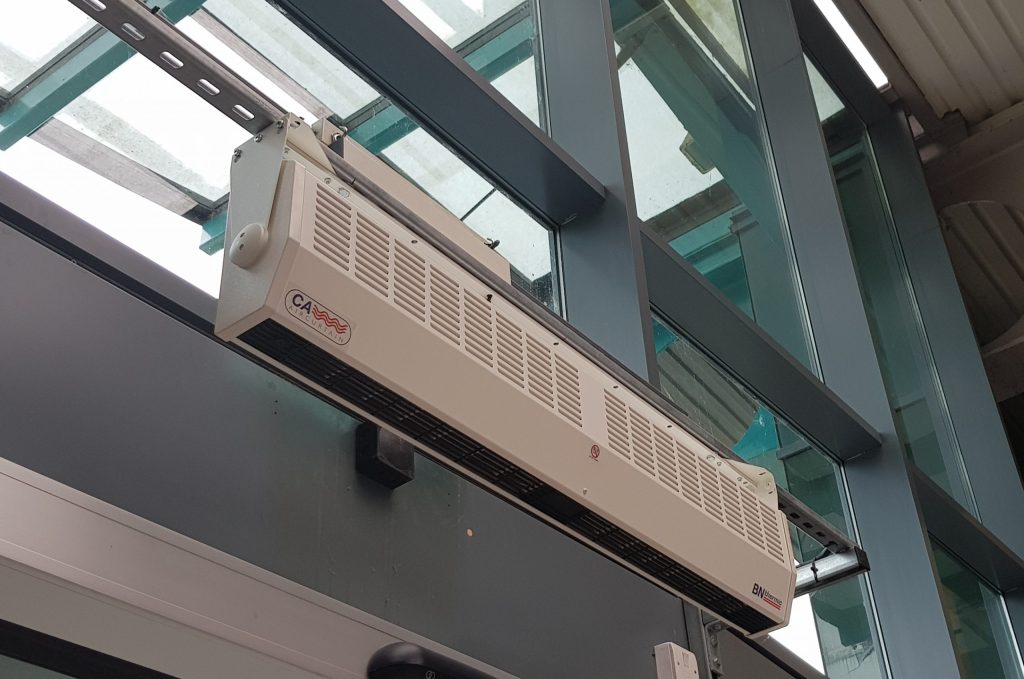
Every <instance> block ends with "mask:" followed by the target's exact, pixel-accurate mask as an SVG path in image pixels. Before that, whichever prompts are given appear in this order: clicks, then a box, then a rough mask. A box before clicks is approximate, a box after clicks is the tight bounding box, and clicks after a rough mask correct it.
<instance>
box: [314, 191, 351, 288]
mask: <svg viewBox="0 0 1024 679" xmlns="http://www.w3.org/2000/svg"><path fill="white" fill-rule="evenodd" d="M314 210H315V211H314V214H313V250H315V251H316V252H319V253H320V254H321V255H323V256H324V257H325V258H326V259H328V260H329V261H331V262H333V263H334V264H336V265H337V266H339V267H341V269H343V270H344V271H348V270H349V262H350V261H351V260H350V253H349V251H350V250H351V247H352V206H351V205H349V204H348V203H346V202H345V201H343V200H341V199H340V198H338V197H337V196H334V195H331V193H330V191H328V190H327V189H325V188H324V187H323V185H322V184H318V185H317V190H316V200H315V202H314Z"/></svg>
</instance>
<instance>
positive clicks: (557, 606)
mask: <svg viewBox="0 0 1024 679" xmlns="http://www.w3.org/2000/svg"><path fill="white" fill-rule="evenodd" d="M0 288H2V289H3V290H4V291H5V294H3V295H0V319H2V321H0V432H2V434H0V455H2V456H3V457H6V458H8V459H10V460H12V461H14V462H16V463H18V464H21V465H24V466H26V467H29V468H30V469H33V470H35V471H37V472H40V473H43V474H45V475H47V476H50V477H52V478H54V479H56V480H58V481H61V482H63V483H65V484H67V485H69V486H72V487H74V488H77V489H79V490H82V491H84V492H86V493H89V494H91V495H94V496H96V497H98V498H100V499H102V500H105V501H107V502H110V503H112V504H114V505H116V506H118V507H121V508H123V509H126V510H128V511H130V512H133V513H136V514H138V515H140V516H142V517H144V518H147V519H150V520H152V521H155V522H157V523H159V524H162V525H164V526H166V527H168V528H170V529H172V530H175V531H177V532H180V533H183V534H185V535H187V536H189V537H192V538H195V539H197V540H199V541H201V542H204V543H206V544H209V545H211V546H214V547H216V548H218V549H221V550H223V551H225V552H227V553H229V554H232V555H234V556H237V557H240V558H242V559H245V560H247V561H250V562H252V563H254V564H257V565H259V566H262V567H264V568H266V569H268V570H270V571H273V572H275V573H277V574H279V575H282V576H284V577H286V578H289V579H291V580H294V581H296V582H298V583H300V584H303V585H306V586H308V587H311V588H313V589H315V590H318V591H320V592H323V593H325V594H327V595H329V596H332V597H334V598H336V599H339V600H341V601H344V602H346V603H349V604H352V605H354V606H356V607H358V608H361V609H363V610H366V611H368V612H370V613H372V614H375V615H378V616H380V617H382V618H385V619H387V620H389V621H392V622H394V623H396V624H399V625H401V626H403V627H406V628H408V629H411V630H413V631H415V632H418V633H420V634H423V635H425V636H427V637H430V638H432V639H434V640H436V641H438V642H440V643H442V644H445V645H448V646H451V647H453V648H455V649H457V650H459V651H462V652H464V653H466V654H468V655H471V656H474V657H476V658H478V659H480V660H482V661H484V662H487V663H490V664H492V665H494V666H497V667H500V668H502V669H504V670H506V671H509V672H512V673H514V674H518V675H521V676H524V677H588V678H600V677H609V678H612V677H614V678H621V677H630V678H633V677H636V678H643V677H654V661H653V658H652V657H651V653H652V649H653V647H654V645H655V644H658V643H661V642H664V641H676V642H677V643H683V642H684V640H685V638H686V636H685V630H684V624H683V613H682V606H681V603H680V602H679V600H678V599H676V598H674V597H672V596H670V595H668V594H666V593H664V592H662V591H661V590H658V589H656V588H655V587H654V586H652V585H650V584H648V583H647V582H646V581H643V580H641V579H640V578H638V577H636V576H634V575H632V574H631V573H629V572H627V571H625V570H624V569H622V568H620V567H618V566H616V565H614V564H612V563H611V562H609V561H607V560H606V559H604V558H603V557H601V556H599V555H597V554H596V553H594V552H592V551H590V550H589V549H587V548H585V547H583V546H581V545H579V544H577V543H576V542H574V541H572V540H571V539H569V538H567V537H565V536H564V535H562V534H560V533H558V532H556V531H555V530H553V529H551V528H549V527H547V526H545V525H543V524H542V523H540V522H539V521H537V520H535V519H533V518H531V517H529V516H527V515H525V514H523V513H521V512H520V511H519V510H517V509H514V508H512V507H510V506H508V505H506V504H505V503H504V502H502V501H500V500H498V499H496V498H494V497H493V496H491V495H489V494H488V493H485V492H484V491H481V490H479V489H477V488H476V487H473V486H470V485H468V484H467V483H465V482H463V481H462V480H461V479H459V478H457V477H456V476H454V475H453V474H451V473H449V472H447V471H445V470H443V469H441V468H439V467H438V466H436V465H434V464H432V463H430V462H428V461H427V460H425V459H422V458H421V459H419V460H417V478H416V480H415V481H414V482H413V483H411V484H408V485H406V486H404V487H402V488H400V489H398V490H396V491H395V492H393V493H388V492H387V491H385V490H383V489H382V488H380V487H378V486H376V485H375V484H373V483H372V482H369V481H366V480H364V479H362V478H359V477H356V475H355V473H354V463H353V459H352V453H351V448H352V434H353V429H354V427H355V424H356V422H355V421H354V420H353V419H352V418H350V417H348V416H346V415H344V414H343V413H341V412H340V411H338V410H337V409H335V408H334V407H332V406H329V405H328V404H326V403H325V402H323V401H321V400H319V399H318V398H316V397H314V396H312V395H311V394H309V393H307V392H305V391H303V390H301V389H299V388H297V387H295V386H294V385H292V384H291V383H289V382H286V381H285V380H283V379H280V378H278V377H276V376H274V375H273V374H271V373H269V372H267V371H266V370H264V369H263V368H261V367H259V366H257V365H255V364H254V363H252V362H250V361H249V360H248V359H246V358H244V357H242V356H240V355H238V354H236V353H235V352H233V351H232V350H230V349H228V348H227V347H225V346H222V345H220V344H218V343H217V342H215V341H214V340H212V339H211V338H209V337H207V336H205V335H203V334H201V333H199V332H196V331H194V330H192V329H190V328H188V327H186V326H185V325H183V324H181V323H179V322H178V321H176V320H174V319H172V318H170V317H169V316H167V315H165V314H164V313H162V312H161V311H158V310H157V309H155V308H153V307H151V306H149V305H148V304H146V303H144V302H142V301H140V300H139V299H137V298H135V297H133V296H130V295H129V294H127V293H126V292H124V291H122V290H121V289H119V288H116V287H114V286H113V285H111V284H109V283H107V282H106V281H104V280H102V279H100V278H98V277H97V276H95V275H93V274H92V273H90V272H88V271H86V270H84V269H82V268H80V267H78V266H77V265H75V264H74V263H72V262H71V261H69V260H68V259H65V258H64V257H63V256H61V255H58V254H56V253H54V252H52V251H50V250H48V249H46V248H45V247H43V246H42V245H40V244H38V243H36V242H35V241H32V240H30V239H29V238H27V237H26V236H24V235H23V234H21V233H19V232H16V231H14V230H12V229H10V228H8V227H7V226H6V225H3V224H0ZM26 520H31V517H26ZM468 530H472V537H470V536H469V535H468V534H467V531H468Z"/></svg>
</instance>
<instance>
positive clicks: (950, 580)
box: [932, 540, 1022, 679]
mask: <svg viewBox="0 0 1024 679" xmlns="http://www.w3.org/2000/svg"><path fill="white" fill-rule="evenodd" d="M932 554H933V555H934V557H935V569H936V572H937V575H938V579H939V594H940V595H941V597H942V607H943V610H944V611H945V613H946V624H947V625H949V633H950V635H951V636H952V637H953V648H954V650H955V651H956V656H957V662H958V663H959V665H960V674H961V676H962V677H963V678H964V679H1021V677H1022V672H1021V661H1020V655H1019V654H1018V652H1017V646H1016V643H1015V642H1014V639H1013V633H1012V631H1011V630H1010V623H1009V620H1008V619H1007V615H1006V609H1005V607H1004V605H1003V599H1002V597H1001V596H1000V595H999V593H998V592H997V591H996V590H994V589H993V588H992V587H991V586H989V584H988V583H986V582H985V581H983V580H982V579H981V578H980V577H978V576H977V575H976V574H975V573H974V572H973V571H971V570H970V569H969V568H968V567H967V566H966V565H964V564H963V563H961V562H960V561H959V560H958V559H957V558H956V557H955V556H954V555H953V554H952V553H950V552H949V551H947V550H946V549H945V548H944V547H943V546H942V545H940V544H939V543H938V542H936V541H935V540H932Z"/></svg>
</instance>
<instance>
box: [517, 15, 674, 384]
mask: <svg viewBox="0 0 1024 679" xmlns="http://www.w3.org/2000/svg"><path fill="white" fill-rule="evenodd" d="M537 6H538V9H539V12H538V13H539V18H540V37H541V48H542V51H543V54H544V61H545V71H546V77H547V85H548V87H547V90H548V95H547V104H548V115H549V121H550V128H551V136H552V138H554V140H555V141H557V142H558V143H559V144H561V146H562V147H563V148H564V149H566V150H567V151H569V152H570V153H572V154H573V156H574V157H575V158H577V159H578V160H579V161H580V162H581V163H582V164H583V165H584V166H585V167H586V168H587V169H588V170H589V171H590V172H592V173H594V175H595V176H597V177H598V178H599V179H600V181H601V183H602V184H604V185H605V186H607V187H608V195H607V200H606V201H605V203H604V205H602V206H601V209H600V210H598V211H596V212H594V213H593V214H591V215H589V216H587V217H583V218H581V219H579V220H577V222H576V223H575V224H572V225H570V226H568V227H566V228H564V229H562V230H561V232H560V234H559V241H560V245H561V255H562V285H563V289H564V292H565V309H566V318H567V319H568V321H569V323H570V324H571V325H573V326H574V327H575V328H577V329H579V330H580V331H581V332H582V333H583V334H584V335H586V336H587V337H588V338H590V339H591V340H592V341H594V342H595V343H597V344H598V345H599V346H601V348H603V349H604V350H605V351H607V352H608V353H610V354H612V355H613V356H614V357H615V358H617V359H618V360H619V361H620V362H622V363H623V364H624V365H626V366H627V367H628V368H629V369H630V370H632V371H633V372H635V373H636V374H637V375H639V376H641V377H643V378H646V379H647V380H648V381H650V382H651V383H652V384H655V385H657V380H658V370H657V362H656V359H655V356H654V340H653V339H652V337H651V334H652V324H651V308H650V301H649V297H648V291H647V279H646V276H645V275H644V262H643V254H642V251H641V245H640V233H639V219H638V218H637V216H636V207H635V203H634V200H633V179H632V175H631V171H630V166H629V152H628V151H627V149H626V141H625V140H626V131H625V123H624V121H623V114H622V98H621V96H620V94H619V79H618V68H617V66H616V63H615V51H614V45H613V42H612V27H611V17H610V14H609V9H608V3H607V1H606V0H540V2H539V3H538V5H537ZM613 317H614V320H613Z"/></svg>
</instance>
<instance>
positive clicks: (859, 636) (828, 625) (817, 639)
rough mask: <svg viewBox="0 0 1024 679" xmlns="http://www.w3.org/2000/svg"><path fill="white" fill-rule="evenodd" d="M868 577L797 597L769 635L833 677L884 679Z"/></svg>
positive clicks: (843, 678)
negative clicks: (787, 618)
mask: <svg viewBox="0 0 1024 679" xmlns="http://www.w3.org/2000/svg"><path fill="white" fill-rule="evenodd" d="M867 601H868V596H867V580H866V577H865V576H860V577H857V578H850V579H847V580H843V581H842V582H838V583H836V584H834V585H829V586H828V587H824V588H822V589H819V590H817V591H816V592H813V593H812V594H806V595H804V596H802V597H799V598H797V599H795V600H794V602H793V610H792V612H791V614H790V621H789V625H788V626H787V627H784V628H783V629H781V630H779V631H777V632H772V633H771V635H770V636H771V637H772V638H773V639H775V640H776V641H778V642H779V643H781V644H783V645H784V646H785V647H786V648H788V649H789V650H791V651H793V652H794V653H796V654H797V655H798V656H799V657H800V658H802V659H803V660H804V661H806V662H807V663H808V664H809V665H811V666H812V667H814V668H815V669H817V670H818V671H819V672H823V673H825V674H827V675H828V677H829V678H830V679H886V673H885V669H884V668H885V662H884V660H883V659H882V654H881V643H880V642H879V638H878V631H877V630H876V629H875V624H874V618H873V616H872V615H871V611H870V609H869V608H868V606H867V604H866V603H865V602H867Z"/></svg>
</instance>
